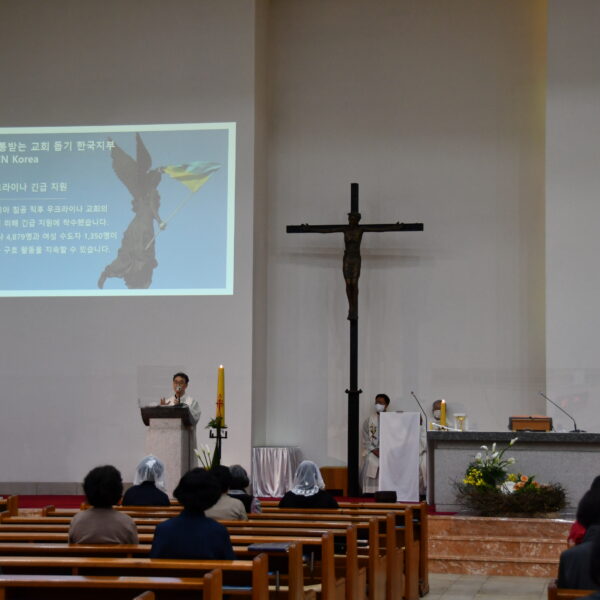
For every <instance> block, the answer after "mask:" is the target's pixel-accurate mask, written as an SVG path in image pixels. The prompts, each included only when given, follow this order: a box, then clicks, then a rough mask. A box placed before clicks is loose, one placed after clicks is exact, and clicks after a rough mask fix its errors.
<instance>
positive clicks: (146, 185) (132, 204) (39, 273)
mask: <svg viewBox="0 0 600 600" xmlns="http://www.w3.org/2000/svg"><path fill="white" fill-rule="evenodd" d="M234 209H235V123H205V124H186V125H127V126H112V127H104V126H102V127H61V128H59V127H46V128H0V296H146V295H151V296H152V295H154V296H163V295H202V294H213V295H215V294H232V293H233V251H234V243H233V242H234Z"/></svg>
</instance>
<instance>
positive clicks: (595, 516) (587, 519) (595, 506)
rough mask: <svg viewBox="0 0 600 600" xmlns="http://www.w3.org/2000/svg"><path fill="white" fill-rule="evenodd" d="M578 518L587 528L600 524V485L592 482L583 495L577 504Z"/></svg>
mask: <svg viewBox="0 0 600 600" xmlns="http://www.w3.org/2000/svg"><path fill="white" fill-rule="evenodd" d="M594 482H595V480H594ZM576 518H577V520H578V521H579V523H581V524H582V525H583V526H584V527H585V528H586V529H587V528H588V527H590V526H591V525H598V524H600V486H598V485H596V487H594V484H592V487H591V488H590V489H589V490H588V491H587V492H586V493H585V494H584V495H583V497H582V498H581V500H580V501H579V504H578V505H577V514H576Z"/></svg>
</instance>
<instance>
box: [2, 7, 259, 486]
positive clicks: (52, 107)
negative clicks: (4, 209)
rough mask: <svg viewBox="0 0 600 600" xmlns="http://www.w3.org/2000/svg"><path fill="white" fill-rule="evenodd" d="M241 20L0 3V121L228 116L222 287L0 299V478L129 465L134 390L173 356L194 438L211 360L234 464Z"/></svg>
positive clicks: (243, 433) (241, 440) (241, 211)
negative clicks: (204, 291) (196, 292)
mask: <svg viewBox="0 0 600 600" xmlns="http://www.w3.org/2000/svg"><path fill="white" fill-rule="evenodd" d="M254 27H255V4H254V2H248V1H247V0H228V1H227V2H217V3H214V2H198V1H195V0H181V1H179V2H177V3H172V2H163V1H160V0H144V1H136V0H134V1H131V2H122V1H121V0H107V1H104V0H103V1H102V2H79V1H78V0H58V1H57V2H43V1H37V0H25V1H23V2H18V3H2V6H1V8H0V37H2V39H3V42H4V45H5V49H6V51H5V52H3V53H2V55H1V56H0V73H1V74H2V80H3V81H4V82H5V83H4V84H3V93H2V95H1V97H0V122H1V125H2V126H43V125H95V124H98V125H114V124H127V123H132V124H137V123H194V122H230V121H235V122H237V159H238V160H237V206H236V211H237V212H236V239H235V242H236V254H235V266H234V286H235V294H234V295H232V296H221V297H218V296H204V297H187V298H186V297H179V298H176V297H174V298H160V297H152V298H140V299H136V298H51V299H40V298H8V299H7V298H3V299H2V301H1V311H2V312H1V314H2V318H1V319H0V337H1V339H2V345H1V349H0V390H1V391H0V394H1V398H2V416H1V418H0V454H1V455H2V456H3V461H2V468H1V469H0V481H1V482H3V489H0V493H2V492H3V491H10V492H13V493H14V492H18V491H20V489H21V488H18V487H15V486H14V485H12V483H11V482H25V483H27V482H29V483H31V482H54V483H56V485H55V486H54V487H52V486H51V487H50V488H48V487H46V488H44V490H42V491H46V492H50V491H59V492H60V491H64V490H65V489H67V488H65V487H64V486H61V485H58V484H62V483H65V482H66V483H69V482H79V481H81V480H82V478H83V476H84V475H85V473H86V472H87V471H88V470H89V469H90V468H91V467H93V466H96V465H98V464H106V463H112V464H115V465H116V466H117V467H118V468H119V469H121V471H122V473H123V476H124V477H125V479H126V480H130V479H131V477H132V476H133V472H134V467H135V465H136V464H137V463H138V461H139V459H140V458H141V456H143V452H144V433H145V431H144V430H145V427H144V426H143V424H142V422H141V419H140V415H139V410H138V406H137V399H138V397H139V396H140V395H143V388H145V387H146V388H147V386H148V385H149V384H154V385H155V388H154V392H155V393H156V395H157V398H156V399H157V400H158V396H159V395H168V394H169V393H170V392H171V386H170V380H171V377H172V375H173V373H174V372H175V371H176V370H179V369H183V370H185V371H187V372H188V374H189V375H190V378H191V383H190V388H189V393H190V394H191V395H193V396H195V397H197V398H199V399H200V400H201V404H202V408H203V414H202V417H201V421H200V423H199V425H198V438H199V441H200V442H203V441H206V442H207V441H208V432H207V430H206V429H205V428H204V427H205V425H206V422H208V420H209V419H210V418H212V417H213V416H214V414H215V401H216V389H217V369H218V366H219V364H221V363H222V364H224V365H225V367H226V395H227V396H228V398H229V400H230V403H229V410H228V411H227V407H226V418H227V422H228V425H229V427H230V431H231V432H232V435H231V438H233V439H234V440H235V441H234V442H233V443H231V442H225V443H224V460H226V461H227V462H230V463H233V462H241V463H243V464H246V466H248V467H249V455H250V444H251V427H250V422H251V378H252V326H251V323H252V254H253V239H252V235H253V231H252V215H253V201H254V187H253V186H254V168H255V167H254V162H253V155H254V143H255V140H254V121H255V106H254V97H255V83H256V82H255V68H254V66H255V65H254V55H255V39H254V36H255V28H254ZM124 192H125V193H124V201H126V202H129V197H128V194H127V192H126V190H124ZM169 227H177V224H176V221H173V222H172V223H170V224H169ZM234 407H235V410H233V408H234ZM7 482H8V483H7ZM5 487H7V488H8V489H6V490H5V489H4V488H5ZM25 489H35V490H39V489H40V488H37V487H34V488H32V487H31V486H26V488H25Z"/></svg>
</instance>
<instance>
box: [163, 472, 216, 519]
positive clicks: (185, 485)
mask: <svg viewBox="0 0 600 600" xmlns="http://www.w3.org/2000/svg"><path fill="white" fill-rule="evenodd" d="M173 495H174V496H175V498H177V500H179V502H181V504H182V505H183V508H185V509H186V510H190V511H193V512H204V511H205V510H206V509H207V508H210V507H211V506H212V505H213V504H214V503H215V502H216V501H217V500H218V499H219V498H220V497H221V488H220V486H219V483H218V481H217V479H216V477H215V476H214V475H213V474H212V473H210V472H208V471H206V470H204V469H200V468H199V467H198V468H196V469H192V470H191V471H188V472H187V473H186V474H185V475H184V476H183V477H182V478H181V479H180V480H179V484H178V485H177V487H176V488H175V491H174V492H173Z"/></svg>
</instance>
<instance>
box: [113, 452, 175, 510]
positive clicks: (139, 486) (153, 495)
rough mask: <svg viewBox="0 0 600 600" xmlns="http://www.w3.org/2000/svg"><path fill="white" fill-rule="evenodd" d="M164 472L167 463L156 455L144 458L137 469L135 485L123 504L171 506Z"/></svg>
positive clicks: (134, 479) (127, 492)
mask: <svg viewBox="0 0 600 600" xmlns="http://www.w3.org/2000/svg"><path fill="white" fill-rule="evenodd" d="M164 473H165V465H163V463H162V462H161V461H160V460H158V458H156V456H152V455H150V456H146V457H145V458H143V459H142V462H140V464H139V465H138V466H137V469H136V470H135V477H134V478H133V486H132V487H130V488H129V489H128V490H127V491H126V492H125V495H124V496H123V503H122V504H123V506H169V505H170V504H171V503H170V501H169V496H167V494H165V492H164V489H165V480H164ZM159 488H160V489H159Z"/></svg>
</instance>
